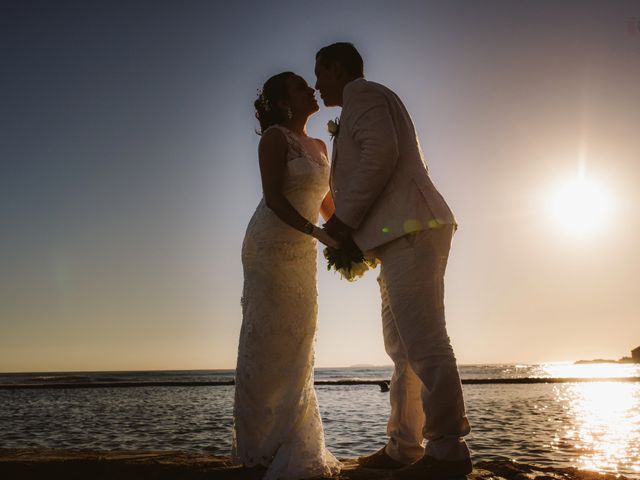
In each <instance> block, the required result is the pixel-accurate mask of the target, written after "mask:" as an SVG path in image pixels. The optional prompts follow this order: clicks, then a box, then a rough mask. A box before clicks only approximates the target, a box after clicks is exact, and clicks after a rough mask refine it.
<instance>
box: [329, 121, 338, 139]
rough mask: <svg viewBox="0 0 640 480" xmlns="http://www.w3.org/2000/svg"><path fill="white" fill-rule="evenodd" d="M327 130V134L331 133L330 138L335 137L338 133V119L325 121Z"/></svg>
mask: <svg viewBox="0 0 640 480" xmlns="http://www.w3.org/2000/svg"><path fill="white" fill-rule="evenodd" d="M327 130H328V131H329V135H331V140H333V139H335V138H336V137H337V136H338V134H339V133H340V119H338V118H336V119H335V120H329V121H328V122H327Z"/></svg>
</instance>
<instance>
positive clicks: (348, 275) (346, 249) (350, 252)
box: [324, 241, 378, 282]
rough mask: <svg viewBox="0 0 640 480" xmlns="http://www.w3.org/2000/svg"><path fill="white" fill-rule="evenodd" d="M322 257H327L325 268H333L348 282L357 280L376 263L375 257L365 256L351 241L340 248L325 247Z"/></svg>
mask: <svg viewBox="0 0 640 480" xmlns="http://www.w3.org/2000/svg"><path fill="white" fill-rule="evenodd" d="M324 258H326V259H327V270H331V269H333V270H335V271H336V272H338V273H339V274H340V277H341V278H344V279H346V280H347V281H349V282H353V281H355V280H357V279H358V278H360V277H361V276H362V275H364V273H365V272H366V271H367V270H369V269H370V268H374V267H375V266H376V265H377V264H378V262H377V261H376V259H375V258H373V259H372V258H367V257H365V256H364V254H363V253H362V250H360V249H359V248H358V246H357V245H356V244H355V242H353V241H351V242H349V243H347V244H346V245H344V246H342V247H340V248H333V247H326V248H325V249H324Z"/></svg>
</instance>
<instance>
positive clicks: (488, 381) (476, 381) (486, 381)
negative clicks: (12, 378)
mask: <svg viewBox="0 0 640 480" xmlns="http://www.w3.org/2000/svg"><path fill="white" fill-rule="evenodd" d="M584 382H640V377H606V378H601V377H594V378H581V377H564V378H562V377H561V378H556V377H554V378H546V377H528V378H467V379H463V380H462V384H464V385H494V384H503V385H505V384H507V385H513V384H535V383H584ZM314 383H315V385H335V386H341V385H377V386H379V387H380V388H381V389H382V390H386V389H387V388H388V386H389V380H317V381H316V382H314ZM231 385H234V381H233V380H219V381H150V382H117V381H116V382H73V383H71V382H66V383H61V382H58V383H14V384H11V383H8V384H4V385H0V390H20V389H58V388H132V387H220V386H231Z"/></svg>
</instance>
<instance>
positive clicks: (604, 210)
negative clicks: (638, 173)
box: [547, 166, 614, 238]
mask: <svg viewBox="0 0 640 480" xmlns="http://www.w3.org/2000/svg"><path fill="white" fill-rule="evenodd" d="M547 199H548V205H547V207H548V210H549V213H550V214H551V217H552V218H553V220H554V221H555V222H556V223H557V224H558V225H559V226H560V227H561V228H562V229H563V230H564V231H565V232H566V233H567V234H569V235H571V236H573V237H582V238H584V237H585V236H586V235H592V234H595V233H597V232H598V231H599V230H603V227H604V226H605V225H606V224H608V223H609V222H610V219H611V216H612V214H613V211H614V202H613V198H612V196H611V194H610V193H609V191H608V190H607V188H606V186H605V185H604V184H603V183H602V182H600V181H598V179H596V178H592V177H590V176H588V175H587V174H586V172H585V168H584V166H582V167H581V168H580V170H579V171H578V174H577V175H576V176H575V177H573V178H569V179H565V180H564V181H562V182H559V183H558V184H557V185H556V186H555V188H554V189H553V190H552V191H551V194H550V195H549V196H548V197H547Z"/></svg>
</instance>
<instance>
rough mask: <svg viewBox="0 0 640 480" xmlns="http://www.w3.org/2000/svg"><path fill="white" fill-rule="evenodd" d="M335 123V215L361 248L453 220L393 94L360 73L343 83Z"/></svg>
mask: <svg viewBox="0 0 640 480" xmlns="http://www.w3.org/2000/svg"><path fill="white" fill-rule="evenodd" d="M339 125H340V127H339V132H338V135H337V137H335V138H334V144H333V152H332V162H331V182H330V186H331V193H332V195H333V199H334V202H335V205H336V215H337V216H338V218H339V219H340V220H342V221H343V222H344V223H346V224H347V225H349V226H350V227H352V228H354V229H355V232H354V234H353V239H354V241H355V242H356V243H357V245H358V246H359V247H360V248H361V249H362V251H365V252H366V251H370V250H373V249H374V248H376V247H378V246H380V245H382V244H384V243H387V242H389V241H391V240H394V239H396V238H399V237H401V236H403V235H406V234H407V233H410V232H415V231H419V230H425V229H428V228H434V227H437V226H439V225H444V224H455V223H456V221H455V218H454V216H453V213H452V211H451V209H450V208H449V206H448V205H447V203H446V202H445V200H444V198H443V197H442V195H440V193H439V192H438V190H436V187H435V186H434V185H433V183H432V182H431V179H430V178H429V175H428V173H427V166H426V163H425V161H424V158H423V155H422V150H421V148H420V144H419V142H418V136H417V134H416V131H415V127H414V125H413V121H412V120H411V117H410V116H409V113H408V112H407V110H406V109H405V107H404V105H403V104H402V102H401V101H400V98H398V96H397V95H396V94H395V93H393V92H392V91H391V90H389V89H388V88H387V87H385V86H383V85H380V84H378V83H374V82H369V81H368V80H365V79H364V78H359V79H357V80H354V81H352V82H350V83H348V84H347V85H346V86H345V87H344V90H343V107H342V114H341V115H340V120H339Z"/></svg>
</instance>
